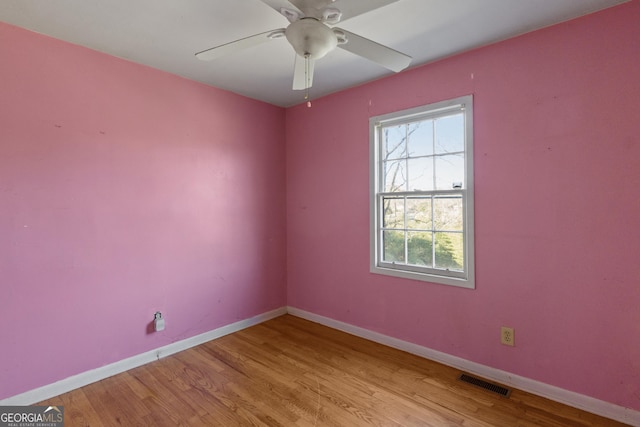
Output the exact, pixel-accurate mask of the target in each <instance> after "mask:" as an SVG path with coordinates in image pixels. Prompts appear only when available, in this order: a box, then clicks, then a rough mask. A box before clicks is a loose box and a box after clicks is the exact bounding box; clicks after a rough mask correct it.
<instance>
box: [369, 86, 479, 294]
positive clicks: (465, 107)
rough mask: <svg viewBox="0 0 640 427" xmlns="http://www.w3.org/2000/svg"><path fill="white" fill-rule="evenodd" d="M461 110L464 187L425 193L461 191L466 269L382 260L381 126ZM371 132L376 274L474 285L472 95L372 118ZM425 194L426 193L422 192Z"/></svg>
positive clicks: (438, 193)
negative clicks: (463, 127)
mask: <svg viewBox="0 0 640 427" xmlns="http://www.w3.org/2000/svg"><path fill="white" fill-rule="evenodd" d="M456 111H462V112H463V114H464V122H465V125H464V126H465V144H464V147H465V153H464V159H465V160H464V170H465V177H464V182H463V185H462V188H461V189H453V190H434V191H429V192H426V193H429V194H433V195H446V194H454V193H455V194H456V195H458V194H461V195H462V201H463V203H462V206H463V207H462V209H463V241H464V243H463V250H464V265H463V272H462V273H461V272H459V271H456V272H453V271H449V270H444V269H435V268H427V267H418V266H413V265H406V264H395V263H389V262H384V261H382V259H381V258H382V255H381V252H382V250H381V248H380V244H381V240H382V239H381V232H382V195H385V194H386V195H387V196H388V195H390V194H392V193H384V192H383V191H381V190H382V163H383V162H382V159H381V157H382V142H381V140H382V137H381V133H382V129H383V128H384V127H385V126H393V125H396V124H402V123H410V122H414V121H420V120H426V119H429V118H434V117H438V116H442V115H446V114H447V113H451V112H456ZM369 135H370V151H369V152H370V205H371V214H370V224H371V237H370V247H371V261H370V262H371V268H370V271H371V272H372V273H376V274H384V275H388V276H395V277H402V278H407V279H414V280H420V281H425V282H432V283H439V284H444V285H452V286H458V287H462V288H469V289H475V263H474V207H473V193H474V190H473V96H472V95H467V96H462V97H459V98H455V99H450V100H446V101H442V102H437V103H434V104H429V105H424V106H420V107H416V108H411V109H408V110H403V111H397V112H393V113H389V114H385V115H381V116H376V117H371V118H370V119H369ZM421 194H425V193H421Z"/></svg>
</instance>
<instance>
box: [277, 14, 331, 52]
mask: <svg viewBox="0 0 640 427" xmlns="http://www.w3.org/2000/svg"><path fill="white" fill-rule="evenodd" d="M285 34H286V36H287V40H289V43H291V45H292V46H293V49H294V50H295V51H296V53H297V54H298V55H300V56H302V57H308V58H309V59H318V58H322V57H323V56H325V55H326V54H327V53H329V52H331V51H332V50H333V49H335V47H336V45H337V44H338V40H337V37H336V35H335V34H334V32H333V31H332V30H331V28H329V27H327V26H326V25H325V24H323V23H322V22H320V21H319V20H317V19H315V18H302V19H299V20H298V21H295V22H293V23H292V24H290V25H289V26H288V27H287V29H286V32H285Z"/></svg>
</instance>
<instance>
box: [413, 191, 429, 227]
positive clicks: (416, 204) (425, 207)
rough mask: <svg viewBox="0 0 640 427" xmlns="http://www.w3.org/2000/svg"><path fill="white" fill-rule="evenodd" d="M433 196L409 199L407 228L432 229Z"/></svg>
mask: <svg viewBox="0 0 640 427" xmlns="http://www.w3.org/2000/svg"><path fill="white" fill-rule="evenodd" d="M431 204H432V201H431V197H424V198H409V199H407V228H408V229H414V230H415V229H418V230H432V229H433V223H432V214H431Z"/></svg>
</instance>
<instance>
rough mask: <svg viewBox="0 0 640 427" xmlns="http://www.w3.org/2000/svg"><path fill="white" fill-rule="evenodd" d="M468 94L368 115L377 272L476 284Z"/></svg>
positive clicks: (374, 265) (373, 259)
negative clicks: (369, 117) (373, 115)
mask: <svg viewBox="0 0 640 427" xmlns="http://www.w3.org/2000/svg"><path fill="white" fill-rule="evenodd" d="M472 115H473V114H472V98H471V96H467V97H462V98H458V99H455V100H451V101H445V102H442V103H438V104H432V105H428V106H424V107H419V108H417V109H412V110H407V111H404V112H398V113H392V114H389V115H385V116H381V117H374V118H372V119H371V120H370V126H371V136H372V138H371V139H372V141H371V145H372V147H371V150H372V219H371V222H372V238H371V240H372V242H371V245H372V251H371V269H372V272H375V273H382V274H389V275H395V276H401V277H409V278H414V279H418V280H424V281H431V282H436V283H445V284H452V285H456V286H462V287H469V288H473V287H474V283H473V282H474V277H473V185H472V183H473V179H472V178H473V168H472V166H473V165H472V159H473V150H472V148H473V145H472V138H473V131H472Z"/></svg>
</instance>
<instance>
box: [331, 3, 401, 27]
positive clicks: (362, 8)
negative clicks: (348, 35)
mask: <svg viewBox="0 0 640 427" xmlns="http://www.w3.org/2000/svg"><path fill="white" fill-rule="evenodd" d="M397 1H398V0H367V1H355V0H336V1H334V2H332V3H331V7H332V8H336V9H339V10H340V12H342V18H341V22H344V21H345V20H347V19H349V18H353V17H354V16H358V15H362V14H363V13H366V12H370V11H372V10H375V9H378V8H381V7H382V6H386V5H388V4H391V3H395V2H397Z"/></svg>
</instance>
